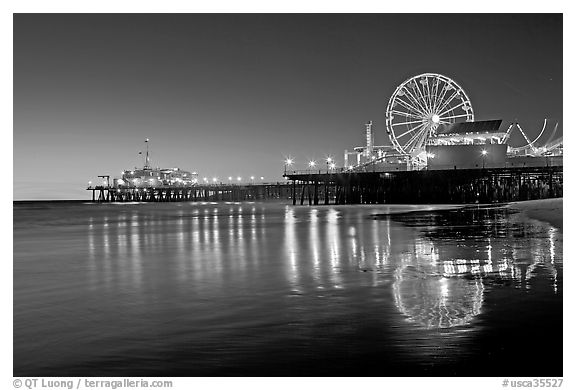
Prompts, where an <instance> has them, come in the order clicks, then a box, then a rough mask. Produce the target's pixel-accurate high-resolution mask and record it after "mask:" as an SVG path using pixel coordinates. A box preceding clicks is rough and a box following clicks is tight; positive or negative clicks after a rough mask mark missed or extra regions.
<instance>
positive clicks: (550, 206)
mask: <svg viewBox="0 0 576 390" xmlns="http://www.w3.org/2000/svg"><path fill="white" fill-rule="evenodd" d="M562 204H563V198H553V199H539V200H527V201H523V202H512V203H510V204H509V205H508V207H509V208H510V209H513V210H517V211H519V212H521V213H523V214H524V215H526V216H527V217H528V218H533V219H537V220H539V221H543V222H548V223H550V224H551V225H552V226H554V227H557V228H559V229H562V210H563V206H562Z"/></svg>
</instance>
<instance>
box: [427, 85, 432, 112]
mask: <svg viewBox="0 0 576 390" xmlns="http://www.w3.org/2000/svg"><path fill="white" fill-rule="evenodd" d="M426 90H427V91H428V95H427V97H428V102H429V104H430V110H432V91H431V90H430V82H429V81H428V77H426Z"/></svg>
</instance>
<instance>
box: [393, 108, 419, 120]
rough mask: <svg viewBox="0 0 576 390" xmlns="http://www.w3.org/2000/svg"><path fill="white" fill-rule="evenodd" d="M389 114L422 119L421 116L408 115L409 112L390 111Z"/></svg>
mask: <svg viewBox="0 0 576 390" xmlns="http://www.w3.org/2000/svg"><path fill="white" fill-rule="evenodd" d="M391 112H392V114H398V115H404V116H405V117H410V118H414V119H424V118H423V117H422V116H418V115H414V114H412V113H409V112H404V111H398V110H392V111H391Z"/></svg>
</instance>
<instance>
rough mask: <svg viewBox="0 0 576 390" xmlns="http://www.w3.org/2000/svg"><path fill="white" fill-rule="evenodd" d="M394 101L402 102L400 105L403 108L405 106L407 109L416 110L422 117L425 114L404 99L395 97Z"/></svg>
mask: <svg viewBox="0 0 576 390" xmlns="http://www.w3.org/2000/svg"><path fill="white" fill-rule="evenodd" d="M395 101H397V102H398V103H400V104H402V105H403V106H404V108H406V109H408V110H412V111H415V112H417V113H418V114H420V115H422V117H424V115H425V114H424V113H423V112H422V111H421V110H419V109H417V108H416V107H414V106H413V105H411V104H409V103H406V102H405V101H404V100H402V99H400V98H399V97H396V100H395Z"/></svg>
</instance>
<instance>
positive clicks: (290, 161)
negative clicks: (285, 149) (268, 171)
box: [284, 158, 294, 176]
mask: <svg viewBox="0 0 576 390" xmlns="http://www.w3.org/2000/svg"><path fill="white" fill-rule="evenodd" d="M293 163H294V161H293V160H292V159H291V158H287V159H286V160H285V161H284V176H286V167H289V166H291V165H292V164H293Z"/></svg>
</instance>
